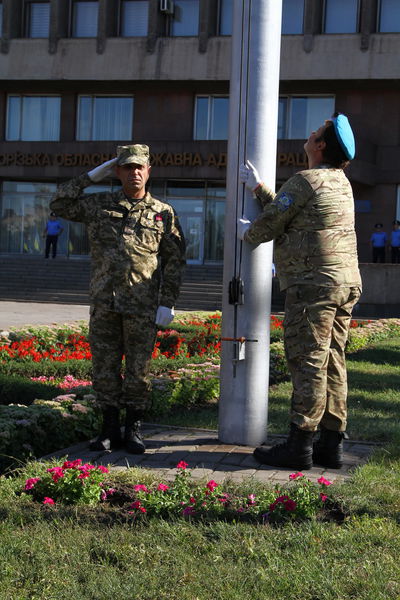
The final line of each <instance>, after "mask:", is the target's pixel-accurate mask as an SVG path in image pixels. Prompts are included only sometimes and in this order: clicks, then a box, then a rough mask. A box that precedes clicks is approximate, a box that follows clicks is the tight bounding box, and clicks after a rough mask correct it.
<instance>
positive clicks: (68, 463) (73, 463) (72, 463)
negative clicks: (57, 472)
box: [62, 458, 82, 469]
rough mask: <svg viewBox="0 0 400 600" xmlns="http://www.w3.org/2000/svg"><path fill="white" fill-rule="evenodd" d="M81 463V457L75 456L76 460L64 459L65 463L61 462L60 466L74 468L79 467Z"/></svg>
mask: <svg viewBox="0 0 400 600" xmlns="http://www.w3.org/2000/svg"><path fill="white" fill-rule="evenodd" d="M81 464H82V459H81V458H77V459H76V460H66V461H65V463H64V464H63V466H62V468H63V469H75V468H76V467H79V465H81Z"/></svg>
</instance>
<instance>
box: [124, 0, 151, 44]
mask: <svg viewBox="0 0 400 600" xmlns="http://www.w3.org/2000/svg"><path fill="white" fill-rule="evenodd" d="M148 16H149V2H148V0H123V1H122V4H121V28H120V33H121V36H122V37H138V36H139V37H140V36H146V35H147V26H148Z"/></svg>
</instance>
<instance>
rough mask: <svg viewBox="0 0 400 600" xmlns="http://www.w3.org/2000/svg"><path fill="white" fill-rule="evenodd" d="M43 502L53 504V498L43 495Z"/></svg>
mask: <svg viewBox="0 0 400 600" xmlns="http://www.w3.org/2000/svg"><path fill="white" fill-rule="evenodd" d="M43 504H55V502H54V500H53V498H48V497H47V496H45V497H44V500H43Z"/></svg>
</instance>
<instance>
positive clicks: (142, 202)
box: [115, 190, 153, 210]
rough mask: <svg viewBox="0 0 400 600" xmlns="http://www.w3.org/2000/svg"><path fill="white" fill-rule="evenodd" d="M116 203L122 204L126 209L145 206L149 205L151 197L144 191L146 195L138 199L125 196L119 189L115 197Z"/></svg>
mask: <svg viewBox="0 0 400 600" xmlns="http://www.w3.org/2000/svg"><path fill="white" fill-rule="evenodd" d="M115 201H116V203H117V204H118V205H119V206H123V207H125V208H127V209H128V210H132V208H144V207H145V206H149V205H151V204H152V202H153V198H152V197H151V195H150V194H149V192H146V195H145V196H144V197H143V198H140V199H139V200H136V199H134V198H133V199H130V198H127V197H126V195H125V193H124V191H123V190H119V192H118V196H117V198H116V199H115Z"/></svg>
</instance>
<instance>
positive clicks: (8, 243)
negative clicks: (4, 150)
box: [0, 181, 66, 254]
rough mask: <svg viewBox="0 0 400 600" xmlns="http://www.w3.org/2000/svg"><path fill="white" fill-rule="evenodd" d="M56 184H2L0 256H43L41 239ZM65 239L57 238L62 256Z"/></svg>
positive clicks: (42, 241) (5, 182) (13, 182)
mask: <svg viewBox="0 0 400 600" xmlns="http://www.w3.org/2000/svg"><path fill="white" fill-rule="evenodd" d="M56 187H57V186H56V184H55V183H37V182H28V181H24V182H22V181H20V182H15V181H4V182H3V189H2V194H1V196H0V217H1V218H0V252H15V253H20V254H44V240H43V237H42V234H43V231H44V228H45V225H46V222H47V220H48V217H49V212H50V211H49V203H50V200H51V197H52V195H53V194H54V192H55V191H56ZM65 240H66V236H65V233H63V234H62V235H61V236H60V241H59V250H60V254H65Z"/></svg>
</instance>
